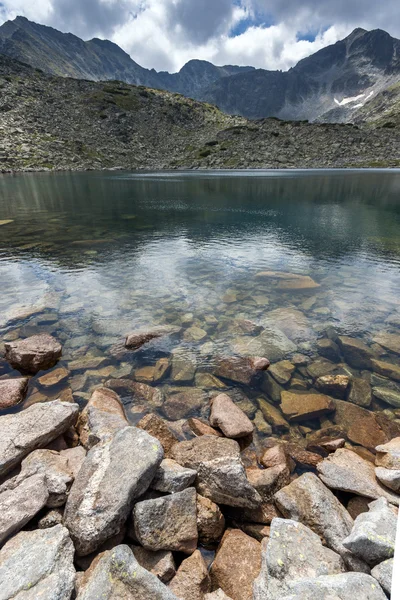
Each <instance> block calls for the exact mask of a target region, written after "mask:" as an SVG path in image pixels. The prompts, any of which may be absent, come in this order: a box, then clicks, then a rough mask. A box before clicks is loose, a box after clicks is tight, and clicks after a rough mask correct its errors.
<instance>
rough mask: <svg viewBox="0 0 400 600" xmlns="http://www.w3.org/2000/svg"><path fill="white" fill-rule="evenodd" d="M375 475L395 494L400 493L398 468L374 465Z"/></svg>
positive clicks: (399, 471)
mask: <svg viewBox="0 0 400 600" xmlns="http://www.w3.org/2000/svg"><path fill="white" fill-rule="evenodd" d="M375 475H376V478H377V479H378V481H380V482H381V483H382V485H384V486H385V487H387V488H389V489H390V490H392V491H393V492H395V493H396V494H400V469H396V470H395V469H385V468H384V467H376V468H375Z"/></svg>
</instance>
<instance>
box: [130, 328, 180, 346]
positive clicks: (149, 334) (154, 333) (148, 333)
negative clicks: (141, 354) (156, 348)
mask: <svg viewBox="0 0 400 600" xmlns="http://www.w3.org/2000/svg"><path fill="white" fill-rule="evenodd" d="M181 330H182V329H181V327H176V326H174V325H160V326H158V327H154V328H153V329H147V330H138V331H134V332H132V333H129V334H128V335H127V336H126V339H125V347H126V348H129V350H139V348H141V347H142V346H144V345H145V344H148V343H149V342H151V341H152V340H154V339H158V338H161V337H164V336H168V335H173V334H178V333H180V332H181Z"/></svg>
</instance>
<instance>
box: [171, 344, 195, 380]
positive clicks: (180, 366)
mask: <svg viewBox="0 0 400 600" xmlns="http://www.w3.org/2000/svg"><path fill="white" fill-rule="evenodd" d="M196 367H197V365H196V357H195V356H194V355H191V354H189V353H188V352H187V351H186V350H185V349H181V348H178V349H177V350H175V351H174V352H173V353H172V368H171V375H170V378H171V380H172V381H174V382H175V383H176V384H178V385H179V384H182V383H192V381H193V379H194V376H195V373H196Z"/></svg>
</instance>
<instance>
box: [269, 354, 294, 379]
mask: <svg viewBox="0 0 400 600" xmlns="http://www.w3.org/2000/svg"><path fill="white" fill-rule="evenodd" d="M295 369H296V367H295V366H294V365H293V364H292V363H291V362H290V361H289V360H281V361H279V362H277V363H275V364H273V365H271V366H270V368H269V373H270V374H271V375H272V377H273V378H274V379H275V381H277V382H278V383H280V384H281V385H285V384H287V383H289V381H290V380H291V378H292V375H293V373H294V371H295Z"/></svg>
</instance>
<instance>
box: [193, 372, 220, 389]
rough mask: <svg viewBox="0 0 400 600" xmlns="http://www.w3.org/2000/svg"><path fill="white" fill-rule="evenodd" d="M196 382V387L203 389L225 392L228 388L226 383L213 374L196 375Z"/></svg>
mask: <svg viewBox="0 0 400 600" xmlns="http://www.w3.org/2000/svg"><path fill="white" fill-rule="evenodd" d="M194 380H195V383H196V387H200V388H203V389H207V390H208V389H215V390H223V389H225V388H226V385H225V383H224V382H223V381H221V380H220V379H218V377H215V375H212V374H211V373H201V372H200V373H196V375H195V378H194Z"/></svg>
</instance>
